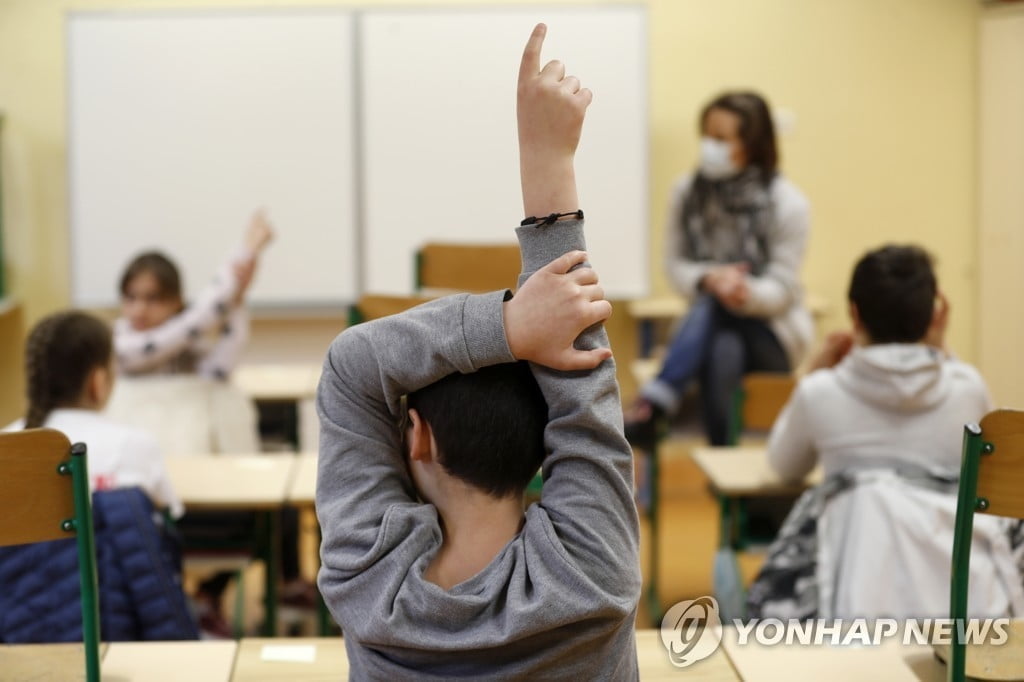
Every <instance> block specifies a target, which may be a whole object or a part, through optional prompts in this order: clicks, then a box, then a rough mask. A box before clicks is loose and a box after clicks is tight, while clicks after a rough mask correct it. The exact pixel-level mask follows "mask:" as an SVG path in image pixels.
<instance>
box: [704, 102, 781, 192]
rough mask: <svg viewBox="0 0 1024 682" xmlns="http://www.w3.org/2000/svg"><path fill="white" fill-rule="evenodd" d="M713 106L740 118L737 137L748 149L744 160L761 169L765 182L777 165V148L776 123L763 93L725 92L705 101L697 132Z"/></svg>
mask: <svg viewBox="0 0 1024 682" xmlns="http://www.w3.org/2000/svg"><path fill="white" fill-rule="evenodd" d="M712 109H722V110H724V111H729V112H732V113H734V114H736V115H737V116H739V118H740V130H739V134H740V140H742V141H743V148H744V150H745V151H746V152H747V162H748V163H749V164H750V165H751V166H754V167H756V168H758V169H760V171H761V179H762V180H763V181H764V182H765V183H766V184H767V183H770V182H771V181H772V179H773V178H774V177H775V172H776V170H777V169H778V166H779V150H778V145H776V143H775V124H774V122H773V121H772V113H771V109H769V108H768V102H766V101H765V99H764V97H762V96H761V95H759V94H757V93H756V92H725V93H722V94H721V95H719V96H718V97H716V98H714V99H713V100H711V101H710V102H708V103H707V104H706V105H705V106H704V109H703V111H701V112H700V121H699V122H698V125H699V126H700V130H699V131H698V132H699V133H703V132H704V122H705V121H707V118H708V114H709V113H711V110H712Z"/></svg>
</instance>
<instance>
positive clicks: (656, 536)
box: [647, 445, 664, 627]
mask: <svg viewBox="0 0 1024 682" xmlns="http://www.w3.org/2000/svg"><path fill="white" fill-rule="evenodd" d="M647 457H648V462H649V466H648V467H647V486H648V488H649V489H650V495H649V498H650V501H649V503H648V507H647V519H648V521H649V522H650V526H651V563H650V570H649V574H650V583H649V584H648V585H647V611H648V613H650V616H651V621H652V624H653V626H654V627H660V626H661V619H662V617H663V616H664V614H663V613H662V611H661V597H660V596H659V594H658V564H659V563H660V552H659V551H658V549H659V546H660V545H661V541H660V532H659V523H658V517H659V507H660V506H661V495H660V488H661V485H660V484H659V478H660V477H659V473H660V472H659V469H660V463H659V461H658V459H659V458H658V446H657V445H655V446H654V449H653V451H652V452H650V453H648V454H647Z"/></svg>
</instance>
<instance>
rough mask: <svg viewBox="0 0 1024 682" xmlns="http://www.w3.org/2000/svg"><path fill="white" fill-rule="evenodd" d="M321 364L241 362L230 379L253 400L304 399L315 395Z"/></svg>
mask: <svg viewBox="0 0 1024 682" xmlns="http://www.w3.org/2000/svg"><path fill="white" fill-rule="evenodd" d="M320 370H321V367H320V365H312V364H311V365H305V364H294V365H242V366H241V367H239V368H238V369H236V370H235V371H234V372H233V373H232V376H231V381H232V383H234V384H235V385H236V386H238V387H239V388H241V389H242V390H243V391H244V392H245V393H246V394H247V395H249V397H251V398H252V399H253V400H295V401H298V400H302V399H303V398H314V397H316V387H317V384H318V383H319V382H320Z"/></svg>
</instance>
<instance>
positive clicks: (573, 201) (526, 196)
mask: <svg viewBox="0 0 1024 682" xmlns="http://www.w3.org/2000/svg"><path fill="white" fill-rule="evenodd" d="M520 176H521V179H522V188H523V212H524V216H541V215H549V214H551V213H566V212H568V211H575V210H577V209H579V197H578V195H577V193H576V171H575V168H574V167H573V161H572V157H571V156H569V157H565V158H560V159H559V158H555V159H552V158H551V157H550V156H548V157H545V156H543V155H537V156H533V157H528V155H526V154H523V155H522V157H521V161H520Z"/></svg>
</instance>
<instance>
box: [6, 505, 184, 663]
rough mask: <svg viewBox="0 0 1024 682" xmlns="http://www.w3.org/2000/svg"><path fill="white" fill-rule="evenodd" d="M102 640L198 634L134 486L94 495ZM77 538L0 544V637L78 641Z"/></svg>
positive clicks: (157, 521)
mask: <svg viewBox="0 0 1024 682" xmlns="http://www.w3.org/2000/svg"><path fill="white" fill-rule="evenodd" d="M93 524H94V526H95V529H96V565H97V571H98V580H99V592H100V596H99V602H100V631H101V634H102V639H103V640H104V641H108V642H112V641H135V640H169V639H196V638H198V635H199V633H198V630H197V628H196V624H195V621H194V619H193V618H192V615H191V614H190V612H189V610H188V607H187V604H186V602H185V595H184V593H183V592H182V588H181V554H180V548H179V546H178V543H177V540H176V539H175V538H173V537H172V536H171V535H170V533H169V532H168V530H167V529H166V528H165V527H164V525H163V523H162V519H161V516H160V513H159V512H158V511H156V510H155V509H154V508H153V504H152V502H150V500H149V497H148V496H147V495H146V494H145V493H144V492H142V490H141V489H139V488H125V489H118V490H109V491H103V492H97V493H95V494H94V495H93ZM78 581H79V578H78V554H77V549H76V547H75V540H74V539H73V538H72V539H68V540H54V541H52V542H40V543H36V544H31V545H19V546H16V547H3V548H0V642H7V643H14V642H19V643H21V642H74V641H79V642H80V641H82V611H81V602H80V601H79V594H80V591H79V582H78Z"/></svg>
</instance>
